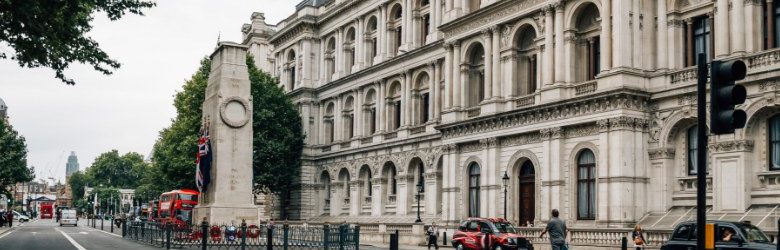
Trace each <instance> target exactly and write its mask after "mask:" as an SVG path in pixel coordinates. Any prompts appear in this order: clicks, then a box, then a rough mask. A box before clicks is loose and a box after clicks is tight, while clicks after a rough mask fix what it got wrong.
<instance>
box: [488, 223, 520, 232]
mask: <svg viewBox="0 0 780 250" xmlns="http://www.w3.org/2000/svg"><path fill="white" fill-rule="evenodd" d="M493 225H495V226H496V229H498V231H499V232H501V233H517V231H515V227H513V226H512V224H509V223H506V222H498V223H494V224H493Z"/></svg>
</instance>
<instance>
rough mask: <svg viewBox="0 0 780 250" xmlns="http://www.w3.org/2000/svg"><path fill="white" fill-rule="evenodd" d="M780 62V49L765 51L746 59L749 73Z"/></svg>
mask: <svg viewBox="0 0 780 250" xmlns="http://www.w3.org/2000/svg"><path fill="white" fill-rule="evenodd" d="M778 62H780V49H771V50H764V51H761V52H758V53H755V54H751V55H748V56H746V57H745V63H746V64H747V66H748V70H749V71H755V70H757V69H761V68H763V67H766V66H770V65H774V64H777V63H778Z"/></svg>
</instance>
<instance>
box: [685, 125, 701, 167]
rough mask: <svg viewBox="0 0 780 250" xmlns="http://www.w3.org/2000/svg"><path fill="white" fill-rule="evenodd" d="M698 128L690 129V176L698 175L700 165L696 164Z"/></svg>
mask: <svg viewBox="0 0 780 250" xmlns="http://www.w3.org/2000/svg"><path fill="white" fill-rule="evenodd" d="M698 131H699V130H698V127H696V126H693V127H691V128H689V129H688V136H687V138H688V175H696V173H697V169H698V164H697V162H696V141H697V140H698V138H699V137H698Z"/></svg>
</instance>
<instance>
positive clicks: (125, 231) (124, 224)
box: [121, 220, 127, 238]
mask: <svg viewBox="0 0 780 250" xmlns="http://www.w3.org/2000/svg"><path fill="white" fill-rule="evenodd" d="M121 223H122V238H124V237H125V236H127V220H122V221H121Z"/></svg>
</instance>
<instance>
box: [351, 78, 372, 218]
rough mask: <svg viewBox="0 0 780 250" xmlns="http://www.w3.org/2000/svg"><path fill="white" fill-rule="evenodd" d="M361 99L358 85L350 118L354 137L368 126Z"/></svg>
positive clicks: (359, 134)
mask: <svg viewBox="0 0 780 250" xmlns="http://www.w3.org/2000/svg"><path fill="white" fill-rule="evenodd" d="M363 99H364V98H363V89H362V88H359V87H358V88H357V89H356V90H355V107H354V108H353V109H352V114H353V115H354V117H353V118H352V123H353V125H352V131H353V133H354V134H355V138H362V137H363V133H364V132H365V129H364V128H365V127H366V126H370V125H368V124H365V118H363V115H364V114H365V113H364V112H363V103H364V102H365V100H363ZM361 204H362V203H361Z"/></svg>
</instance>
